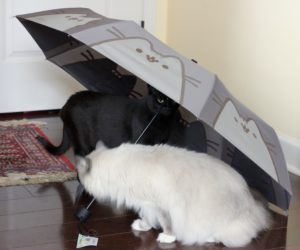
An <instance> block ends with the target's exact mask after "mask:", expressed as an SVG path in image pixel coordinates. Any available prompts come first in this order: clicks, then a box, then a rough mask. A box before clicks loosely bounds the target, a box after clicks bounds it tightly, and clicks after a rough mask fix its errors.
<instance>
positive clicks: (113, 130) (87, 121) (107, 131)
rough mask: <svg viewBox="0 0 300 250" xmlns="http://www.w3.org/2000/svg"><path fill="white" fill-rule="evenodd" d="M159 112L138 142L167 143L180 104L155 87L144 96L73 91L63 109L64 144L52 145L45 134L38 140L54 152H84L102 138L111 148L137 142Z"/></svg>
mask: <svg viewBox="0 0 300 250" xmlns="http://www.w3.org/2000/svg"><path fill="white" fill-rule="evenodd" d="M158 112H159V114H158V115H157V117H156V118H155V119H154V121H153V123H152V124H151V125H150V126H149V128H148V129H147V130H146V132H145V133H144V134H143V136H142V137H141V138H140V139H139V141H138V143H142V144H149V145H153V144H157V143H166V142H167V141H168V139H169V136H170V131H171V130H172V129H171V127H172V126H173V125H174V124H177V123H178V122H179V119H180V114H179V111H178V104H177V103H175V102H174V101H172V100H171V99H169V98H168V97H166V96H165V95H163V94H162V93H160V92H159V91H157V90H155V89H153V88H152V87H149V95H147V96H145V97H143V98H141V99H130V98H128V97H124V96H115V95H111V94H102V93H98V92H92V91H82V92H78V93H76V94H74V95H72V96H71V97H70V98H69V100H68V101H67V102H66V104H65V105H64V106H63V108H62V110H61V113H60V117H61V119H62V121H63V139H62V142H61V144H60V145H59V146H53V145H52V144H50V143H49V142H48V141H47V140H46V139H44V138H43V137H39V138H38V140H39V141H40V142H41V143H42V144H43V145H44V146H45V148H46V149H47V150H48V151H49V152H50V153H52V154H54V155H60V154H62V153H64V152H65V151H67V150H68V149H69V148H70V147H71V146H73V149H74V153H75V154H76V155H80V156H85V155H87V154H88V153H90V152H91V151H92V150H94V149H95V146H96V143H97V142H98V141H99V140H101V141H103V142H104V144H105V145H106V146H107V147H110V148H111V147H116V146H119V145H120V144H121V143H122V142H132V143H134V142H135V141H136V140H137V139H138V138H139V136H140V135H141V133H142V132H143V130H144V129H145V127H146V126H147V125H148V123H149V122H150V121H151V119H152V118H153V117H154V116H155V114H157V113H158Z"/></svg>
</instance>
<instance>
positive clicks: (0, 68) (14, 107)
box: [0, 0, 156, 113]
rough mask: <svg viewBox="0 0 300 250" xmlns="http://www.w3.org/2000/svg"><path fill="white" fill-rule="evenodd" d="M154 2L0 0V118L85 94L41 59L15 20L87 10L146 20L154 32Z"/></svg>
mask: <svg viewBox="0 0 300 250" xmlns="http://www.w3.org/2000/svg"><path fill="white" fill-rule="evenodd" d="M155 2H156V1H154V0H42V1H41V0H26V1H24V0H0V113H7V112H22V111H37V110H52V109H60V108H61V107H62V105H63V104H64V103H65V101H66V99H67V98H68V97H69V96H70V95H71V94H73V93H74V92H76V91H79V90H82V89H84V87H83V86H82V85H80V84H79V83H78V82H77V81H76V80H74V79H73V78H72V77H71V76H69V75H68V74H67V73H66V72H64V71H63V70H61V69H60V68H58V67H57V66H56V65H54V64H52V63H51V62H49V61H47V60H45V57H44V56H43V54H42V52H41V51H40V49H39V47H38V46H37V45H36V44H35V42H34V40H33V39H32V38H31V36H30V35H29V33H28V32H27V31H26V30H25V28H24V27H23V26H22V24H21V23H20V22H19V21H18V20H17V19H16V18H15V16H16V15H19V14H26V13H31V12H36V11H41V10H47V9H56V8H66V7H87V8H90V9H92V10H94V11H95V12H98V13H99V14H102V15H104V16H107V17H112V18H118V19H128V20H134V21H136V22H137V23H138V24H140V23H141V21H145V28H146V29H147V30H148V31H150V32H152V33H153V30H154V25H155V23H154V22H155V18H154V17H155V10H156V8H155Z"/></svg>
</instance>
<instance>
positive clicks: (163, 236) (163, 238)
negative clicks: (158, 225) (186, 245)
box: [156, 233, 176, 243]
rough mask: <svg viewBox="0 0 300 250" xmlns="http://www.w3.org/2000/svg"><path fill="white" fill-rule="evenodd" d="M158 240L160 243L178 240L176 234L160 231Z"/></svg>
mask: <svg viewBox="0 0 300 250" xmlns="http://www.w3.org/2000/svg"><path fill="white" fill-rule="evenodd" d="M156 240H157V241H158V242H160V243H173V242H175V241H176V236H175V235H171V234H165V233H160V234H159V235H158V237H157V239H156Z"/></svg>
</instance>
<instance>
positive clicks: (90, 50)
mask: <svg viewBox="0 0 300 250" xmlns="http://www.w3.org/2000/svg"><path fill="white" fill-rule="evenodd" d="M17 18H18V19H19V20H20V22H21V23H22V24H23V25H24V26H25V28H26V29H27V30H28V31H29V33H30V34H31V35H32V37H33V38H34V39H35V41H36V42H37V44H38V45H39V46H40V48H41V49H42V51H43V52H44V54H45V56H46V58H47V59H48V60H50V61H52V62H53V63H55V64H56V65H58V66H59V67H61V68H63V69H64V70H65V71H67V72H68V73H69V74H71V75H72V76H74V77H75V78H76V79H77V80H78V81H79V82H80V83H82V84H83V85H84V86H86V87H87V88H88V89H90V90H94V91H104V92H109V93H114V94H120V95H129V94H130V93H131V92H132V91H133V90H135V88H136V86H137V82H138V81H139V79H141V80H142V81H144V82H146V83H148V84H150V85H151V86H153V87H154V88H156V89H158V90H159V91H161V92H162V93H164V94H165V95H167V96H168V97H170V98H171V99H173V100H174V101H176V102H177V103H179V104H180V105H181V107H182V109H183V110H185V111H186V112H187V113H189V114H190V115H189V116H190V117H193V118H192V119H190V122H191V125H193V124H194V123H195V122H197V121H201V122H203V124H204V127H205V130H206V134H207V136H206V143H207V147H208V148H211V149H213V150H211V151H212V154H214V155H216V156H217V157H219V158H221V159H223V160H224V161H226V162H227V163H229V164H230V165H232V166H233V167H235V168H236V169H237V170H238V171H239V172H240V173H241V174H242V175H243V176H244V177H245V179H246V180H247V182H248V183H249V185H250V186H253V187H255V188H257V189H259V191H261V192H262V193H263V194H264V195H265V197H266V198H267V199H268V200H269V201H270V202H271V203H273V204H275V205H276V206H278V207H280V208H282V209H283V210H284V211H286V210H287V209H288V206H289V201H290V198H291V186H290V181H289V176H288V172H287V168H286V163H285V160H284V156H283V152H282V149H281V146H280V143H279V140H278V137H277V135H276V133H275V131H274V130H273V129H272V128H271V127H270V126H269V125H268V124H266V123H265V122H264V121H263V120H261V119H260V118H259V117H258V116H257V115H255V114H254V113H253V112H251V111H250V110H249V109H248V108H246V107H245V106H244V105H243V104H241V103H240V102H239V101H238V100H237V99H236V98H235V97H233V96H232V95H231V94H230V93H229V92H228V91H227V89H226V88H225V87H224V85H223V83H222V82H221V81H220V80H219V79H218V77H217V76H216V75H215V74H213V73H211V72H209V71H207V70H205V69H204V68H202V67H201V66H200V65H198V64H196V63H194V62H192V61H191V60H189V59H187V58H185V57H184V56H182V55H180V54H178V53H177V52H176V51H174V50H173V49H171V48H170V47H168V46H167V45H165V44H164V43H162V42H161V41H159V40H158V39H157V38H155V37H154V36H152V35H151V34H150V33H148V32H147V31H146V30H144V29H143V28H141V27H140V26H138V25H137V24H136V23H135V22H133V21H124V20H115V19H109V18H106V17H104V16H102V15H99V14H97V13H95V12H93V11H91V10H89V9H85V8H72V9H57V10H49V11H43V12H38V13H32V14H26V15H19V16H17ZM121 69H122V70H121ZM123 69H125V70H123ZM191 127H193V126H191ZM195 131H196V132H195V133H197V130H195ZM193 133H194V132H193ZM207 151H209V150H207Z"/></svg>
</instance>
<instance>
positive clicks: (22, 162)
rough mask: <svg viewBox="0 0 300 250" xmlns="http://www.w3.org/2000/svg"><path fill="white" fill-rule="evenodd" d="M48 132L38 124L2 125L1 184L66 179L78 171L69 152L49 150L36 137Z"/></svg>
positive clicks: (9, 184) (0, 137)
mask: <svg viewBox="0 0 300 250" xmlns="http://www.w3.org/2000/svg"><path fill="white" fill-rule="evenodd" d="M37 135H42V136H44V137H46V136H45V134H44V133H43V132H42V131H41V129H40V128H38V127H37V126H35V125H19V126H1V125H0V186H11V185H25V184H37V183H45V182H63V181H66V180H70V179H74V178H75V177H76V171H75V168H74V166H73V164H72V163H71V162H70V161H69V160H68V158H67V157H66V156H60V157H56V156H53V155H51V154H49V153H48V152H47V151H46V150H45V149H44V148H43V146H42V145H41V144H40V143H39V142H38V141H37V140H36V139H35V138H36V136H37Z"/></svg>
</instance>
